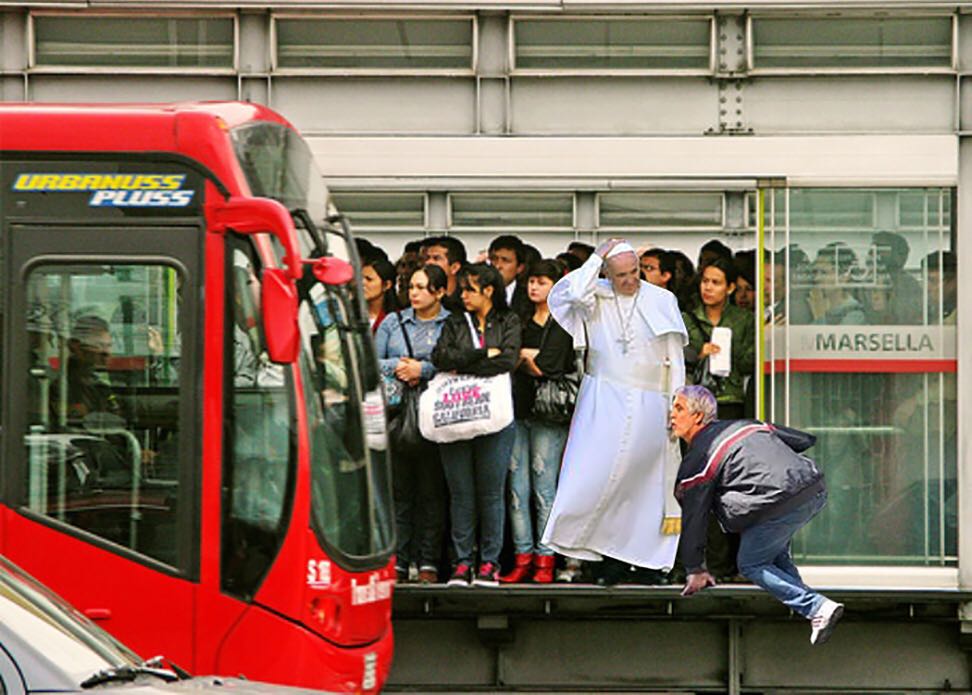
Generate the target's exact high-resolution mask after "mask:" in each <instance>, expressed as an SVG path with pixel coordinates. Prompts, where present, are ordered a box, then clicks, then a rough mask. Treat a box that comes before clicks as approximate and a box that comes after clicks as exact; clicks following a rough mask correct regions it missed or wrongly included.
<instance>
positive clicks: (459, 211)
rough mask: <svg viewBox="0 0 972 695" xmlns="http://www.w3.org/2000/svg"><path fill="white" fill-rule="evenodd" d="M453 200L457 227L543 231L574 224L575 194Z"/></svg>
mask: <svg viewBox="0 0 972 695" xmlns="http://www.w3.org/2000/svg"><path fill="white" fill-rule="evenodd" d="M449 200H450V202H451V204H452V226H453V227H506V228H521V227H539V228H543V227H571V226H573V223H574V196H573V194H571V193H552V194H535V195H533V194H522V195H516V194H510V193H455V194H453V195H451V196H449Z"/></svg>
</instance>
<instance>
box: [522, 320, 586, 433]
mask: <svg viewBox="0 0 972 695" xmlns="http://www.w3.org/2000/svg"><path fill="white" fill-rule="evenodd" d="M551 321H553V318H549V319H547V325H546V326H544V328H543V335H542V336H541V337H540V350H543V344H544V343H545V342H546V340H547V333H548V331H549V330H550V322H551ZM575 363H576V370H575V371H574V372H573V373H571V374H564V375H563V376H561V377H558V378H556V379H541V380H540V383H539V384H538V385H537V393H536V398H535V399H534V401H533V413H532V416H533V419H534V420H539V421H540V422H545V423H547V424H549V425H568V424H570V419H571V418H572V417H573V415H574V406H575V405H576V404H577V394H578V393H579V392H580V384H581V380H583V378H584V363H583V360H581V359H579V357H578V356H577V354H576V353H575Z"/></svg>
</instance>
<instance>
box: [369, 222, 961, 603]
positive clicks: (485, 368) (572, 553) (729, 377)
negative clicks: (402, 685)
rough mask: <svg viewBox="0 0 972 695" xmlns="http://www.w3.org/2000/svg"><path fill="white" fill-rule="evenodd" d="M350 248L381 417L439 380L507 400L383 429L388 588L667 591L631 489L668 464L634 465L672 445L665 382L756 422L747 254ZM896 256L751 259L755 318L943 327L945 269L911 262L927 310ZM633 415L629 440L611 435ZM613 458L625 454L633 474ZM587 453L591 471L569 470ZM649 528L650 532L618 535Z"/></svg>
mask: <svg viewBox="0 0 972 695" xmlns="http://www.w3.org/2000/svg"><path fill="white" fill-rule="evenodd" d="M358 248H359V254H360V256H361V258H362V265H363V279H364V289H365V299H366V301H367V305H368V312H369V317H370V320H371V325H372V329H373V331H374V334H375V342H376V347H377V353H378V357H379V360H380V364H381V370H382V375H383V377H384V380H385V390H386V400H387V401H388V403H389V404H390V406H391V408H392V409H394V408H395V404H396V403H398V402H399V399H400V395H401V392H402V391H403V390H407V389H415V390H419V391H420V390H421V389H422V388H423V386H424V385H425V384H427V383H428V381H429V380H430V379H431V378H432V377H433V376H434V375H435V374H436V373H438V372H450V373H457V374H471V375H480V376H492V375H496V374H503V373H506V374H509V375H510V383H511V389H512V401H513V410H514V419H513V422H512V424H510V425H509V426H508V427H505V428H503V429H502V430H500V431H497V432H492V433H489V434H486V435H481V436H476V437H473V438H471V439H468V440H464V441H457V442H449V443H440V444H436V443H433V442H430V441H427V440H425V441H422V442H419V443H418V444H416V445H414V446H413V445H411V444H409V445H408V446H404V445H402V446H396V441H395V428H394V427H393V428H392V430H391V440H392V441H391V450H392V458H393V466H394V479H395V503H396V517H397V518H396V522H397V531H398V548H397V558H398V566H397V571H398V575H399V579H400V580H401V581H403V582H407V581H420V582H423V583H439V582H443V581H447V582H448V583H450V584H454V585H455V584H476V585H486V586H492V585H496V584H497V583H501V582H511V583H512V582H516V583H520V582H537V583H547V582H552V581H555V580H557V581H596V582H599V583H606V584H613V583H618V582H626V583H627V582H636V583H664V582H667V581H673V580H677V581H681V579H682V576H683V575H684V568H682V567H680V565H679V563H678V562H677V560H676V552H675V547H676V544H677V542H678V541H677V539H678V534H679V530H680V527H679V525H678V523H677V517H678V514H677V512H672V511H671V510H670V509H667V508H666V505H667V504H669V502H670V501H669V500H666V499H663V498H662V497H660V498H659V499H657V500H652V501H651V502H650V503H648V502H647V501H646V500H644V499H639V498H637V496H636V495H634V496H633V495H632V494H631V491H637V490H643V489H646V485H645V484H644V480H645V477H646V476H649V477H651V476H654V482H653V483H652V485H648V486H647V487H648V488H651V487H655V488H657V489H658V490H663V491H670V490H671V489H672V485H673V480H674V471H673V470H672V468H671V465H670V463H667V462H666V456H665V455H663V454H660V455H659V461H658V463H657V467H656V468H654V469H651V468H650V465H648V464H645V463H644V461H643V460H642V459H644V458H645V455H644V452H646V451H659V452H664V450H665V449H666V447H667V448H668V449H671V447H672V441H671V437H670V436H669V435H668V434H667V433H668V423H667V421H666V420H665V419H664V418H665V417H666V416H665V412H667V408H668V407H669V406H670V403H671V399H672V397H673V394H674V392H675V391H676V389H677V388H678V387H679V386H681V385H682V384H689V385H691V384H696V385H700V386H704V387H706V388H707V389H708V390H709V391H710V392H712V393H713V394H714V397H715V402H716V407H717V412H716V414H715V415H716V416H717V418H718V419H719V420H722V421H728V420H737V419H740V418H752V417H753V416H754V415H755V407H754V406H755V403H754V401H755V398H754V390H755V389H754V381H755V379H754V378H753V376H754V366H755V342H756V335H757V317H756V315H755V311H756V307H757V301H756V291H757V287H758V286H759V283H757V280H756V272H757V263H756V252H755V251H753V250H747V251H738V252H735V253H733V252H732V250H731V249H729V248H728V247H727V246H726V245H725V244H723V243H722V242H720V241H718V240H712V241H709V242H708V243H706V244H705V245H703V246H702V248H701V250H700V252H699V256H698V258H697V259H696V260H695V261H694V262H693V261H692V259H690V258H688V257H687V256H686V255H685V254H684V253H682V252H680V251H675V250H668V249H663V248H647V249H645V248H642V249H637V250H635V249H632V248H630V247H629V246H627V244H623V245H621V246H619V245H618V244H617V243H615V244H613V245H602V246H601V247H600V248H598V249H595V248H594V247H593V246H591V245H588V244H584V243H582V242H578V241H575V242H571V243H570V244H569V245H568V247H567V248H566V249H565V250H564V251H563V252H562V253H560V254H558V255H557V256H556V257H553V258H543V257H542V256H541V254H540V252H539V251H538V250H537V249H536V248H534V247H532V246H530V245H529V244H527V243H524V241H523V240H521V239H520V238H518V237H516V236H513V235H501V236H498V237H496V238H495V239H493V240H492V242H491V243H490V244H489V247H488V250H487V251H486V252H485V253H484V254H481V256H482V257H480V258H477V259H475V262H470V259H469V258H468V257H467V253H466V249H465V247H464V245H463V244H462V242H461V241H460V240H459V239H456V238H455V237H451V236H441V237H427V238H424V239H421V240H416V241H413V242H409V243H408V244H406V245H405V247H404V252H403V253H402V255H401V257H400V258H398V259H397V260H395V261H394V263H393V262H392V260H391V259H389V258H388V257H387V255H386V254H385V252H384V251H382V250H381V249H380V248H378V247H376V246H374V245H373V244H371V243H369V242H367V241H366V240H359V242H358ZM619 248H623V249H624V252H623V253H621V252H619V251H618V249H619ZM907 255H908V246H907V242H906V241H905V240H904V239H903V238H902V237H900V236H898V235H895V234H890V233H887V232H882V233H879V234H877V235H875V236H874V238H873V239H872V243H871V246H870V251H869V252H867V253H866V255H862V256H861V257H860V258H859V257H858V255H857V254H856V253H855V252H854V251H853V250H852V249H851V248H850V247H849V246H847V245H846V244H844V243H843V242H834V243H831V244H828V245H827V246H824V247H823V248H821V249H820V250H819V251H818V252H817V254H816V256H815V258H814V259H813V260H812V261H811V260H810V258H809V257H808V256H807V254H805V253H804V252H803V251H802V250H801V249H800V248H799V247H798V246H791V247H789V248H787V249H784V250H782V251H777V252H776V253H769V252H767V255H766V256H765V258H764V269H765V281H764V282H763V283H762V284H763V291H764V296H763V308H764V311H765V315H764V317H763V320H764V321H765V322H766V323H767V324H771V323H774V322H782V321H783V320H784V319H786V320H788V321H789V322H790V323H791V324H793V325H799V324H827V325H839V324H849V325H852V324H860V325H863V324H867V323H870V324H872V325H875V324H881V325H889V324H890V325H893V324H907V323H921V322H922V314H923V313H924V314H926V316H925V319H928V315H931V316H933V317H939V316H941V317H942V318H943V320H944V321H945V322H946V323H947V322H949V321H951V320H954V306H955V282H954V268H955V263H954V257H953V255H952V254H951V253H950V252H942V253H933V254H929V255H928V256H927V258H925V259H924V261H923V265H924V271H925V274H926V276H927V278H928V284H927V286H928V297H927V302H928V305H927V306H926V307H923V306H922V304H921V302H922V300H921V299H920V298H921V297H922V296H924V294H923V293H922V292H921V291H918V290H916V289H915V287H914V286H913V285H915V283H917V280H915V278H914V277H913V276H912V275H910V274H909V273H908V272H907V271H905V270H904V268H903V266H904V262H905V259H906V258H907ZM629 257H630V258H634V264H633V265H632V266H631V267H630V268H629V267H628V265H627V259H628V258H629ZM592 259H593V260H592ZM784 269H788V272H784ZM599 283H600V284H599ZM646 288H651V289H650V290H649V289H646ZM656 288H661V289H662V290H667V292H659V291H658V290H657V289H656ZM919 290H920V288H919ZM636 318H637V320H636ZM602 324H603V325H602ZM639 331H641V333H639ZM666 335H667V336H669V337H671V336H675V338H676V339H675V340H668V339H667V338H665V336H666ZM645 346H647V347H645ZM673 346H674V347H673ZM580 348H583V349H580ZM645 350H648V353H645V352H644V351H645ZM649 353H650V354H649ZM676 353H677V354H676ZM725 353H728V354H725ZM578 357H582V359H578ZM657 365H667V366H664V367H663V368H662V369H661V371H659V370H658V369H657V368H656V367H657ZM635 367H637V368H635ZM585 372H586V373H587V374H588V376H590V375H591V373H592V372H598V373H600V374H606V375H609V378H605V379H604V380H594V381H597V383H598V384H599V385H598V386H597V388H596V389H595V388H594V387H593V386H592V387H590V388H588V389H587V390H586V391H585V390H581V392H580V393H581V396H582V398H580V399H578V398H577V390H576V388H575V389H574V390H573V391H570V390H569V389H568V397H570V398H573V399H574V400H575V401H576V400H580V401H581V402H580V403H574V402H572V403H570V404H569V405H568V407H567V413H566V416H565V413H564V412H563V411H564V409H563V408H561V412H559V413H551V412H550V409H549V407H547V406H546V405H545V404H543V407H541V406H540V405H538V403H537V397H536V395H537V393H538V390H544V388H545V386H544V385H545V383H546V385H547V386H549V385H550V383H551V382H556V383H557V384H558V388H560V387H559V384H562V383H563V382H564V381H565V380H570V379H574V380H577V381H579V377H580V375H581V374H582V373H585ZM636 376H637V379H640V380H641V381H636V378H635V377H636ZM587 381H589V380H585V383H586V382H587ZM601 381H603V383H601ZM604 384H610V385H612V388H613V387H614V386H618V385H620V386H622V387H630V388H631V389H633V390H632V391H631V392H630V393H629V392H625V390H624V388H618V389H615V391H611V390H610V389H609V388H608V387H607V386H605V385H604ZM646 393H647V394H652V395H650V396H645V394H646ZM632 394H633V395H632ZM658 394H661V396H662V401H658V399H657V396H658ZM585 399H586V401H587V402H585ZM595 402H597V404H598V410H597V412H598V413H600V416H599V417H597V416H595V415H594V413H595V410H594V403H595ZM659 402H660V403H661V404H662V405H661V406H659V405H658V403H659ZM633 403H638V405H637V407H634V406H633V405H632V404H633ZM575 408H576V413H577V414H576V417H575V418H574V420H575V422H576V421H577V420H583V419H584V418H587V421H586V422H587V424H590V423H591V422H594V420H595V419H596V420H597V423H599V424H598V426H599V427H601V428H602V430H601V431H600V432H598V433H597V434H591V433H589V432H588V433H585V435H584V436H578V437H570V436H569V433H570V428H571V424H570V423H571V418H570V414H571V412H573V410H574V409H575ZM612 412H613V413H615V416H614V417H612V418H607V416H606V415H605V413H612ZM636 416H637V417H636ZM632 418H634V419H638V418H640V420H638V426H630V425H629V424H626V423H628V421H629V420H632ZM646 418H647V420H646ZM608 419H610V420H611V422H610V423H609V424H604V423H606V422H607V421H608ZM648 420H650V421H652V422H654V421H655V420H657V421H658V422H656V423H655V426H653V427H654V430H653V428H652V427H644V426H643V425H644V423H645V422H647V421H648ZM659 432H661V433H662V434H659ZM639 437H642V438H645V437H646V439H645V440H644V441H641V440H640V439H639ZM652 437H654V439H653V438H652ZM649 439H650V440H651V441H649ZM666 440H667V441H666ZM615 445H616V446H615ZM612 447H613V448H612ZM675 448H676V452H675V454H674V455H673V456H671V457H670V458H671V459H672V460H674V461H676V462H677V461H678V460H679V459H680V458H681V456H680V452H678V451H677V449H678V446H677V444H676V445H675ZM682 448H683V449H684V445H682ZM629 451H630V452H637V454H636V455H635V454H632V457H631V461H628V455H627V452H629ZM601 459H603V465H601V466H600V467H599V468H597V470H596V471H595V470H593V468H591V466H590V464H588V463H586V462H588V461H592V460H595V461H596V460H601ZM646 465H648V468H646ZM562 466H563V470H564V471H565V472H566V471H568V469H570V473H571V475H569V476H568V475H566V474H562V473H561V471H562ZM676 468H677V466H676ZM629 469H630V470H629ZM634 470H637V472H636V473H632V471H634ZM602 474H603V475H602ZM632 475H635V476H636V478H637V481H638V482H637V484H631V480H632V479H631V478H630V476H632ZM599 476H601V477H599ZM664 496H665V495H663V497H664ZM667 497H669V498H670V497H671V494H668V495H667ZM606 509H613V510H615V511H614V513H607V512H606V511H605V510H606ZM618 509H621V510H622V511H620V512H618V511H617V510H618ZM644 510H651V511H650V513H651V514H652V515H653V517H652V519H651V521H650V522H649V521H648V519H647V518H646V517H643V516H640V514H642V512H643V511H644ZM645 513H647V512H645ZM655 517H657V518H655ZM673 520H674V525H673ZM652 524H656V525H657V528H656V529H655V531H653V532H648V533H646V532H644V531H641V532H639V533H638V534H632V533H630V529H631V528H639V529H645V528H648V527H650V526H651V525H652ZM624 529H628V531H625V530H624ZM706 534H707V551H706V555H707V561H708V565H707V566H708V571H709V572H711V574H712V576H714V577H716V578H718V579H722V580H725V579H731V578H738V576H739V571H740V568H738V567H737V562H736V558H737V555H738V549H739V537H738V535H737V534H729V535H727V534H725V533H724V532H723V530H722V528H720V525H719V524H718V523H716V521H715V519H714V517H713V518H709V521H708V528H707V530H706ZM636 535H637V536H638V539H632V537H633V536H636ZM447 537H448V538H449V540H450V542H446V540H445V539H446V538H447ZM679 555H681V551H680V552H679ZM501 566H502V571H501V569H500V567H501Z"/></svg>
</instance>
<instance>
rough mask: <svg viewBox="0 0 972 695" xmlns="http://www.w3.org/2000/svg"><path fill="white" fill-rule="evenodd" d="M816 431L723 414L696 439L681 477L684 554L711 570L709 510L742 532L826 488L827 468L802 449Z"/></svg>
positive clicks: (689, 566) (692, 567)
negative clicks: (726, 417) (707, 564)
mask: <svg viewBox="0 0 972 695" xmlns="http://www.w3.org/2000/svg"><path fill="white" fill-rule="evenodd" d="M814 442H816V437H814V436H813V435H812V434H807V433H806V432H801V431H800V430H795V429H791V428H789V427H781V426H778V425H771V424H769V423H764V422H760V421H758V420H717V421H715V422H713V423H710V424H709V425H707V426H706V427H705V428H704V429H703V430H702V431H701V432H699V433H698V434H697V435H696V436H695V438H694V439H693V440H692V444H691V446H690V447H689V450H688V451H687V452H686V454H685V457H684V458H683V459H682V464H681V466H680V467H679V469H678V478H677V479H676V482H675V497H676V499H678V501H679V503H680V504H681V505H682V538H681V540H680V541H679V559H681V561H682V564H683V565H685V569H686V571H687V572H689V573H692V572H697V571H699V570H701V569H704V568H705V540H706V530H707V528H708V524H709V511H710V510H712V511H714V512H715V514H716V517H717V518H718V520H719V523H720V524H721V525H722V527H723V528H724V529H725V530H726V531H730V532H733V533H738V532H741V531H744V530H745V529H747V528H749V527H750V526H752V525H754V524H756V523H758V522H760V521H765V520H766V519H771V518H773V517H776V516H780V515H781V514H784V513H786V512H788V511H790V510H791V509H794V508H795V507H798V506H799V505H801V504H802V503H804V502H806V501H807V500H809V499H810V498H811V497H813V496H814V495H815V494H817V493H818V492H819V491H821V490H823V489H824V480H823V477H824V476H823V473H821V472H820V469H818V468H817V465H816V464H815V463H814V462H813V460H812V459H810V458H809V457H807V456H804V455H803V453H802V452H804V451H806V450H807V449H809V448H810V447H811V446H813V444H814Z"/></svg>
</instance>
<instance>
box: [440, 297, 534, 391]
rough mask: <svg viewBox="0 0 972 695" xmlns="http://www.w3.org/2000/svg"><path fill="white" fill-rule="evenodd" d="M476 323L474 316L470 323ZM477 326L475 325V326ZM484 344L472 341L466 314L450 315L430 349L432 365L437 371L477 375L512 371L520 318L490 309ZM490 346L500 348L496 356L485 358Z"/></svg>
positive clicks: (517, 355) (516, 352) (516, 350)
mask: <svg viewBox="0 0 972 695" xmlns="http://www.w3.org/2000/svg"><path fill="white" fill-rule="evenodd" d="M477 324H478V322H477V321H476V319H473V325H474V326H477ZM477 328H478V326H477ZM485 338H486V340H485V347H479V345H477V344H474V343H473V340H472V336H471V335H470V333H469V323H468V322H467V321H466V313H465V312H461V313H458V314H451V315H450V316H449V318H448V319H446V322H445V326H443V327H442V335H441V336H439V342H437V343H436V345H435V349H434V350H433V351H432V364H434V365H435V368H436V369H438V370H439V371H440V372H458V373H459V374H474V375H476V376H495V375H496V374H502V373H503V372H512V371H513V367H515V366H516V361H517V359H518V358H519V356H520V319H519V318H517V316H516V314H514V313H513V312H512V311H502V312H500V311H496V310H495V309H493V310H492V311H491V312H489V315H488V316H487V317H486V330H485ZM489 348H499V349H500V354H498V355H497V356H496V357H492V358H490V357H487V356H486V351H487V350H488V349H489Z"/></svg>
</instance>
